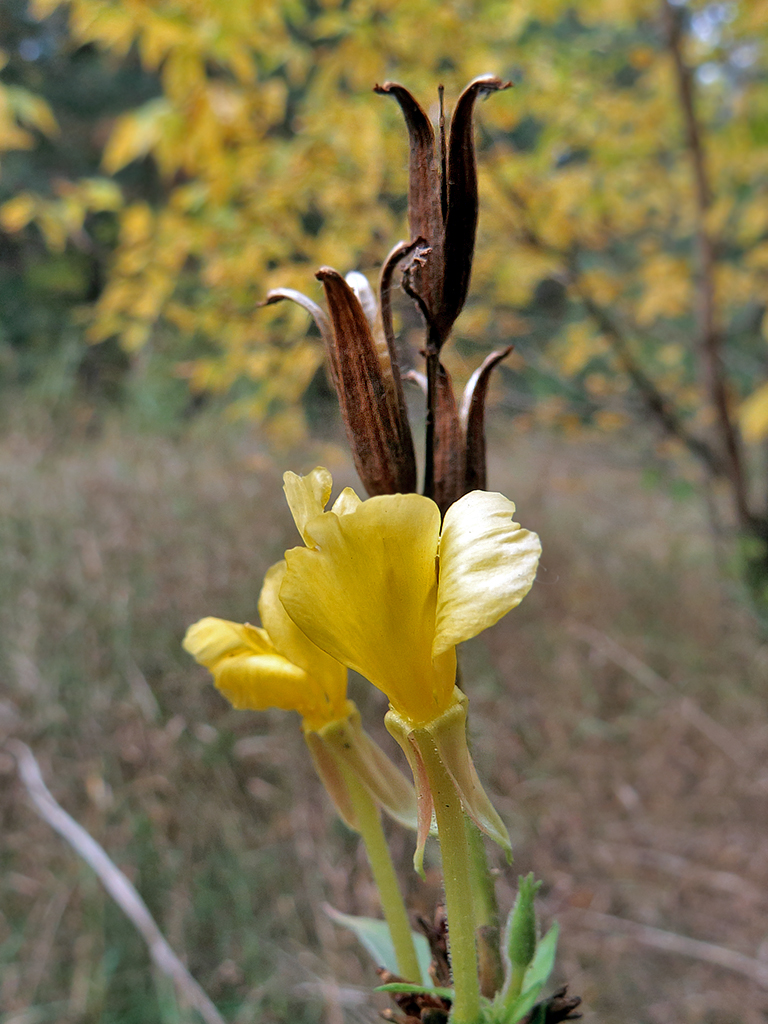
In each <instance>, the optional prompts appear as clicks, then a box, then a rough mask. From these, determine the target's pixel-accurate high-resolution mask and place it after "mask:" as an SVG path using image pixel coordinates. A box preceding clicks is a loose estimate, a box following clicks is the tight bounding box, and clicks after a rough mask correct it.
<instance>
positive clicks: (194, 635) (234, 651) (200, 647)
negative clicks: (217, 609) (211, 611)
mask: <svg viewBox="0 0 768 1024" xmlns="http://www.w3.org/2000/svg"><path fill="white" fill-rule="evenodd" d="M182 647H183V648H184V650H185V651H187V652H188V653H189V654H191V655H192V657H193V658H194V659H195V661H198V662H199V663H200V664H201V665H205V667H206V668H209V669H211V671H213V669H214V668H215V667H216V665H218V663H219V662H220V661H221V660H222V659H223V658H228V657H232V656H233V655H241V654H275V653H276V652H275V649H274V647H273V645H272V643H271V642H270V639H269V637H268V636H267V634H266V632H265V631H264V630H263V629H257V627H256V626H251V625H249V624H248V623H240V622H229V621H228V620H227V619H215V618H213V617H212V616H208V617H207V618H205V619H200V621H199V622H196V623H195V624H194V625H193V626H190V627H189V629H188V630H187V633H186V636H185V637H184V640H183V641H182Z"/></svg>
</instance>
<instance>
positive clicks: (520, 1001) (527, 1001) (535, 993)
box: [502, 982, 544, 1024]
mask: <svg viewBox="0 0 768 1024" xmlns="http://www.w3.org/2000/svg"><path fill="white" fill-rule="evenodd" d="M543 987H544V983H543V982H539V984H538V985H534V986H533V987H532V988H529V989H527V991H525V992H523V993H522V995H520V996H518V997H517V999H516V1000H515V1001H514V1003H512V1005H511V1006H510V1007H508V1008H507V1009H506V1010H505V1012H504V1015H503V1017H502V1021H503V1024H517V1021H519V1020H522V1018H523V1017H524V1016H525V1015H526V1013H529V1012H530V1011H531V1010H532V1009H533V1007H534V1006H535V1005H536V1000H537V999H538V998H539V993H540V992H541V990H542V988H543Z"/></svg>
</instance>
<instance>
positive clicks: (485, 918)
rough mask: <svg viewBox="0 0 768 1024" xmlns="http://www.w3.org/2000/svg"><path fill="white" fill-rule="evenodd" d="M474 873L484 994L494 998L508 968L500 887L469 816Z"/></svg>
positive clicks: (473, 884) (471, 860) (478, 945)
mask: <svg viewBox="0 0 768 1024" xmlns="http://www.w3.org/2000/svg"><path fill="white" fill-rule="evenodd" d="M464 825H465V827H466V830H467V843H468V844H469V861H470V870H471V872H472V899H473V903H474V909H475V930H476V935H477V953H478V960H479V962H480V991H481V992H482V993H483V995H484V996H485V997H486V998H487V999H493V997H494V996H495V995H496V993H497V992H498V991H499V989H500V988H501V986H502V985H503V984H504V966H503V964H502V961H501V928H500V923H499V904H498V902H497V900H496V886H495V885H494V880H493V875H492V874H491V869H490V867H489V866H488V857H487V855H486V852H485V843H484V842H483V837H482V835H481V833H480V830H479V829H478V828H477V826H476V825H475V824H474V823H473V822H472V821H471V820H470V819H469V818H468V817H466V816H465V818H464Z"/></svg>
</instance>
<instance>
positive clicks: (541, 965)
mask: <svg viewBox="0 0 768 1024" xmlns="http://www.w3.org/2000/svg"><path fill="white" fill-rule="evenodd" d="M559 934H560V926H559V925H558V923H557V921H555V923H554V924H553V925H552V927H551V928H550V929H549V931H548V932H547V934H546V935H545V936H544V938H543V939H541V940H540V941H539V943H538V945H537V946H536V953H535V955H534V958H533V960H532V961H531V965H530V967H529V968H528V970H527V971H526V972H525V979H524V981H523V992H524V993H525V992H527V991H528V990H529V989H530V988H532V987H534V986H536V985H539V986H542V985H544V984H545V983H546V981H547V980H548V978H549V976H550V974H551V973H552V969H553V968H554V966H555V954H556V953H557V939H558V936H559Z"/></svg>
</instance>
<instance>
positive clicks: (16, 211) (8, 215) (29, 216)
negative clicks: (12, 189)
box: [0, 192, 37, 234]
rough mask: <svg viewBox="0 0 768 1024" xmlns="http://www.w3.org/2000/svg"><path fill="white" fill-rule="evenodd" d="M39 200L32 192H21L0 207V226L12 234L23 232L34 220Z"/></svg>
mask: <svg viewBox="0 0 768 1024" xmlns="http://www.w3.org/2000/svg"><path fill="white" fill-rule="evenodd" d="M36 210H37V199H36V198H35V196H33V195H32V193H31V192H20V193H19V194H18V195H17V196H14V197H13V199H9V200H8V202H7V203H3V205H2V206H0V224H2V226H3V228H4V229H5V230H6V231H8V232H10V233H11V234H13V233H15V232H16V231H21V229H22V228H25V227H26V226H27V224H29V222H30V221H31V220H33V219H34V216H35V212H36Z"/></svg>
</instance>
